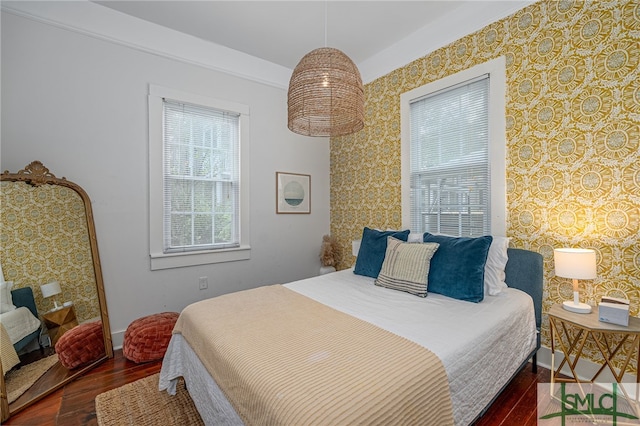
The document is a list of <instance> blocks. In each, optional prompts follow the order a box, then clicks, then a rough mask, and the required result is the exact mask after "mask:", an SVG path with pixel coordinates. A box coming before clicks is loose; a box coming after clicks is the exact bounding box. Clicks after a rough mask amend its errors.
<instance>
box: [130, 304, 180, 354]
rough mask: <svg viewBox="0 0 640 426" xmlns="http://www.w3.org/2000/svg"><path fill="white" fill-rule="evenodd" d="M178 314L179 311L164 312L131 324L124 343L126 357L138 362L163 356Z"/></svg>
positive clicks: (139, 319)
mask: <svg viewBox="0 0 640 426" xmlns="http://www.w3.org/2000/svg"><path fill="white" fill-rule="evenodd" d="M178 316H179V314H178V313H177V312H162V313H160V314H153V315H148V316H146V317H142V318H138V319H137V320H135V321H133V322H132V323H131V324H129V327H127V331H125V333H124V344H123V345H122V353H123V354H124V356H125V358H127V359H128V360H131V361H133V362H137V363H141V362H147V361H154V360H157V359H161V358H163V357H164V354H165V352H166V351H167V346H169V340H171V332H172V331H173V326H174V325H175V324H176V321H177V320H178Z"/></svg>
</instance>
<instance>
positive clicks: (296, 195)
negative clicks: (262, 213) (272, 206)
mask: <svg viewBox="0 0 640 426" xmlns="http://www.w3.org/2000/svg"><path fill="white" fill-rule="evenodd" d="M276 213H294V214H295V213H300V214H309V213H311V175H302V174H298V173H284V172H276Z"/></svg>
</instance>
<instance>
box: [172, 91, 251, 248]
mask: <svg viewBox="0 0 640 426" xmlns="http://www.w3.org/2000/svg"><path fill="white" fill-rule="evenodd" d="M239 120H240V115H239V114H236V113H230V112H225V111H221V110H217V109H214V108H209V107H203V106H198V105H193V104H187V103H182V102H177V101H173V100H169V99H163V252H164V253H174V252H183V251H195V250H212V249H214V250H215V249H226V248H232V247H238V246H240V229H239V228H240V223H239V222H240V219H239V215H240V211H239V208H240V205H239V204H240V203H239V200H240V193H239V191H240V185H239V175H240V159H239V158H240V157H239V151H240V150H239V137H240V135H239V133H240V132H239Z"/></svg>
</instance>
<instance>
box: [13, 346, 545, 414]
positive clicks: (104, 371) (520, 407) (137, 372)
mask: <svg viewBox="0 0 640 426" xmlns="http://www.w3.org/2000/svg"><path fill="white" fill-rule="evenodd" d="M160 366H161V363H160V362H151V363H146V364H135V363H133V362H131V361H128V360H127V359H125V358H124V357H123V356H122V351H121V350H118V351H115V357H114V358H113V359H111V360H108V361H106V362H104V363H102V364H101V365H100V366H98V367H97V368H95V369H93V370H92V371H91V372H89V373H87V374H86V375H84V376H83V377H81V378H79V379H76V380H75V381H73V382H71V383H69V384H68V385H67V386H65V387H64V388H62V389H60V390H58V391H56V392H54V393H53V394H51V395H49V396H48V397H46V398H45V399H43V400H41V401H39V402H37V403H36V404H35V405H33V406H31V407H29V408H27V409H26V410H24V411H22V412H20V413H18V414H16V415H15V416H12V417H11V418H10V419H9V420H8V421H7V422H6V423H5V424H6V425H29V426H36V425H37V426H48V425H60V426H92V425H97V421H96V413H95V404H94V399H95V397H96V395H98V394H100V393H102V392H106V391H108V390H110V389H114V388H117V387H119V386H122V385H125V384H127V383H130V382H133V381H135V380H138V379H141V378H143V377H146V376H149V375H151V374H154V373H157V372H159V371H160ZM538 382H540V383H548V382H549V370H547V369H544V368H538V373H537V374H533V373H532V372H531V364H528V365H527V366H526V367H525V368H524V369H523V370H522V371H521V372H520V373H519V374H518V375H517V376H516V377H515V378H514V380H513V381H512V382H511V383H510V384H509V386H508V387H507V389H505V391H504V392H502V394H501V395H500V396H499V397H498V398H497V399H496V401H495V402H494V403H493V405H492V406H491V407H490V408H489V410H488V411H487V412H486V413H485V415H484V416H483V417H482V418H481V419H479V420H478V421H477V422H476V424H475V426H497V425H504V426H507V425H518V426H535V425H536V423H537V415H536V404H537V398H536V392H537V384H538ZM186 426H188V425H186Z"/></svg>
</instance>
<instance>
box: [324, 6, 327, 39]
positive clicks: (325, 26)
mask: <svg viewBox="0 0 640 426" xmlns="http://www.w3.org/2000/svg"><path fill="white" fill-rule="evenodd" d="M324 47H327V1H325V2H324Z"/></svg>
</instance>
